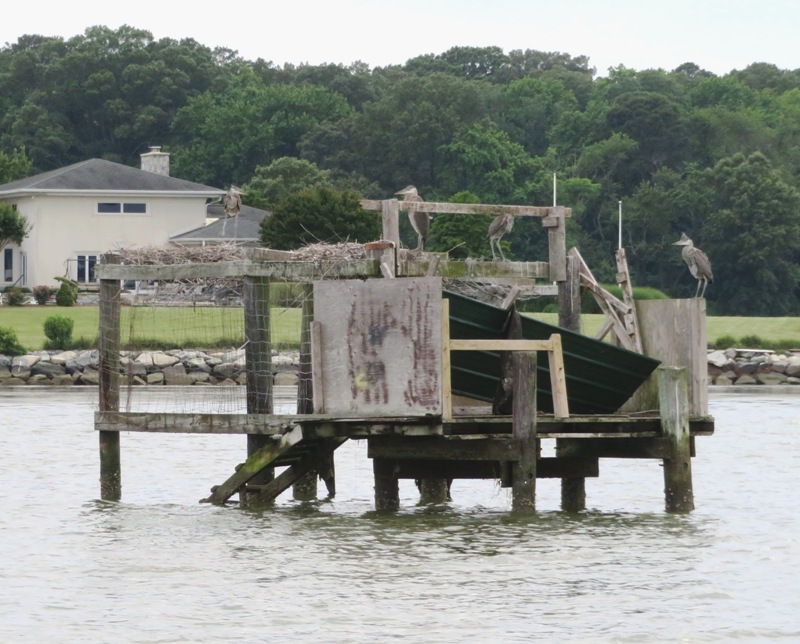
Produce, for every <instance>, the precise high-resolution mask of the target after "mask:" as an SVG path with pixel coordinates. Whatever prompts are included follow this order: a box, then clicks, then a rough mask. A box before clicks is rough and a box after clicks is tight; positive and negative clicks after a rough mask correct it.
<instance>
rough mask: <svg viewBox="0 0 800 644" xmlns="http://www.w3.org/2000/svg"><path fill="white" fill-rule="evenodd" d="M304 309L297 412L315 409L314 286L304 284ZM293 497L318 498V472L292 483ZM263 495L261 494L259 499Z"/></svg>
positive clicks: (306, 499) (307, 499) (299, 499)
mask: <svg viewBox="0 0 800 644" xmlns="http://www.w3.org/2000/svg"><path fill="white" fill-rule="evenodd" d="M301 294H302V295H301V297H302V311H301V317H300V364H299V369H298V374H297V375H298V381H297V407H296V409H297V413H298V414H309V413H313V411H314V392H313V388H312V387H313V385H312V382H311V323H312V321H313V320H314V288H313V286H312V285H311V284H308V283H305V284H303V286H302V291H301ZM292 497H293V498H294V499H295V500H296V501H312V500H314V499H316V498H317V472H316V471H314V470H313V469H311V470H310V471H307V472H306V473H304V474H303V475H302V476H299V477H298V478H297V479H295V480H294V482H293V483H292ZM261 499H262V496H261V495H259V501H261Z"/></svg>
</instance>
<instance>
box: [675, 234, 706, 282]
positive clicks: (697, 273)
mask: <svg viewBox="0 0 800 644" xmlns="http://www.w3.org/2000/svg"><path fill="white" fill-rule="evenodd" d="M672 245H673V246H683V250H681V256H682V257H683V261H685V262H686V265H687V266H688V267H689V272H690V273H691V274H692V277H694V278H695V279H696V280H697V291H695V294H694V296H695V297H705V294H706V287H707V286H708V285H709V284H713V283H714V275H713V274H712V273H711V262H710V261H708V257H706V254H705V253H704V252H703V251H702V250H700V249H699V248H695V246H694V244H693V243H692V240H691V239H689V238H688V237H687V236H686V233H682V234H681V238H680V239H679V240H678V241H676V242H674V243H673V244H672ZM701 283H702V285H703V292H702V293H701V292H700V284H701Z"/></svg>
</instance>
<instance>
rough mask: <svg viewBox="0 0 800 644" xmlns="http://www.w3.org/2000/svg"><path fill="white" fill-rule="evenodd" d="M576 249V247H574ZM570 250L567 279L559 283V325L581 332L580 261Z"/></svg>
mask: <svg viewBox="0 0 800 644" xmlns="http://www.w3.org/2000/svg"><path fill="white" fill-rule="evenodd" d="M572 250H574V249H572ZM572 250H570V252H569V253H567V279H565V280H564V281H563V282H559V283H558V326H560V327H562V328H564V329H569V330H570V331H575V333H580V332H581V275H580V263H579V261H578V259H577V258H576V257H575V255H574V254H573V253H572Z"/></svg>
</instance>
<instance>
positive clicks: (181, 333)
mask: <svg viewBox="0 0 800 644" xmlns="http://www.w3.org/2000/svg"><path fill="white" fill-rule="evenodd" d="M51 315H63V316H66V317H70V318H72V319H73V320H75V326H74V329H73V332H72V337H73V339H76V340H77V339H80V338H83V339H84V340H85V344H88V345H92V344H93V343H94V342H95V339H96V338H97V327H98V319H99V312H98V308H97V307H96V306H76V307H70V308H62V307H53V306H21V307H11V306H3V307H0V326H2V327H10V328H11V329H13V330H14V331H15V332H16V333H17V338H18V339H19V341H20V343H21V344H22V346H24V347H25V348H26V349H29V350H37V349H41V348H42V347H43V346H44V342H45V340H46V337H45V335H44V321H45V319H46V318H48V317H50V316H51ZM533 316H534V317H536V318H537V319H539V320H542V321H543V322H547V323H548V324H557V323H558V314H556V313H535V314H533ZM582 321H583V332H584V333H585V334H586V335H589V336H594V335H595V334H596V333H597V331H598V330H599V329H600V327H601V325H602V323H603V316H602V315H593V314H585V315H583V317H582ZM121 325H122V341H123V344H127V345H129V346H140V347H143V348H145V347H146V348H154V349H158V348H175V347H192V348H222V347H230V346H240V345H241V344H243V343H244V334H243V327H244V319H243V315H242V309H240V308H235V307H230V308H226V307H219V308H218V307H198V308H191V307H152V308H151V307H123V308H122V321H121ZM706 329H707V335H708V343H709V345H710V346H713V345H714V344H715V342H716V341H717V340H718V339H719V338H726V337H732V338H734V339H735V340H736V341H737V343H738V344H739V346H748V348H755V347H754V346H753V342H754V341H756V340H759V341H762V342H763V343H764V344H769V346H772V345H780V344H781V343H783V344H784V345H785V347H800V318H797V317H778V318H763V317H709V318H708V319H707V326H706ZM271 332H272V342H273V346H274V347H275V348H277V349H282V348H291V347H296V346H297V345H298V344H299V336H300V309H296V308H273V309H272V316H271ZM743 338H744V339H745V340H748V342H744V343H740V342H739V341H740V340H741V339H743Z"/></svg>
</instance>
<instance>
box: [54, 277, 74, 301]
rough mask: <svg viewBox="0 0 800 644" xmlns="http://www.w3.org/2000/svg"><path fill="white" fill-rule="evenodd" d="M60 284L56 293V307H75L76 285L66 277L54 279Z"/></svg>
mask: <svg viewBox="0 0 800 644" xmlns="http://www.w3.org/2000/svg"><path fill="white" fill-rule="evenodd" d="M55 279H56V280H58V281H59V282H61V286H59V287H58V292H56V304H58V306H75V304H77V303H78V283H77V282H74V281H73V280H71V279H68V278H66V277H56V278H55Z"/></svg>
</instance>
